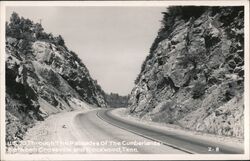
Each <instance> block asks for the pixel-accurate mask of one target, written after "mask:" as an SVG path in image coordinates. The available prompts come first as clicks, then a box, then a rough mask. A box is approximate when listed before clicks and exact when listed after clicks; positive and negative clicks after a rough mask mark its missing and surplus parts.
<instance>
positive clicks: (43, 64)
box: [5, 13, 107, 146]
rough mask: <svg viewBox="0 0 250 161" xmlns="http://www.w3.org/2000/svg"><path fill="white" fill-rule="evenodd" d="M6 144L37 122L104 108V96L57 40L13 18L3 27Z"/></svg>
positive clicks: (34, 24) (29, 24) (75, 57)
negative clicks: (90, 106) (89, 108)
mask: <svg viewBox="0 0 250 161" xmlns="http://www.w3.org/2000/svg"><path fill="white" fill-rule="evenodd" d="M5 67H6V142H7V145H8V146H10V145H12V141H16V140H20V139H22V136H23V134H24V133H25V131H26V130H27V129H28V128H29V127H31V126H32V125H33V123H34V121H36V120H43V119H44V118H45V117H47V116H48V115H50V114H52V113H57V112H60V111H71V110H74V109H79V108H81V106H82V105H83V103H84V102H87V103H89V104H93V105H96V106H99V107H106V106H107V104H106V101H105V98H104V97H105V93H104V92H103V90H102V89H101V87H100V86H99V85H98V84H97V81H95V80H93V79H92V78H91V76H90V74H89V71H88V69H87V68H86V66H85V65H84V64H83V63H82V61H81V60H80V59H79V57H78V56H77V55H76V54H75V53H74V52H72V51H69V50H68V49H67V47H66V45H65V43H64V40H63V39H62V37H61V36H59V37H54V36H53V35H52V34H47V33H45V32H44V31H43V28H42V26H41V25H40V24H38V23H34V22H32V21H30V20H29V19H24V18H23V17H21V18H20V17H19V16H18V15H17V14H16V13H13V14H12V17H11V20H10V23H7V24H6V60H5Z"/></svg>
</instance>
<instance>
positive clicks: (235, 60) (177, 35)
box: [129, 6, 244, 137]
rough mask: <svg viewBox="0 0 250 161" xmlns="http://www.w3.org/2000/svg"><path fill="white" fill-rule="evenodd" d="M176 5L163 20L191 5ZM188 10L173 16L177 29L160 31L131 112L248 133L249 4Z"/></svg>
mask: <svg viewBox="0 0 250 161" xmlns="http://www.w3.org/2000/svg"><path fill="white" fill-rule="evenodd" d="M196 8H198V9H199V7H196ZM171 9H172V10H169V12H171V11H172V13H165V17H164V18H165V20H164V21H165V24H163V25H166V26H167V25H168V24H167V23H168V22H166V19H167V20H169V19H170V18H171V17H170V16H169V15H171V14H172V15H173V10H177V9H179V10H181V11H183V10H188V9H189V8H188V6H187V7H182V8H181V7H179V8H178V7H176V8H175V7H173V8H171ZM196 11H197V10H196ZM190 13H191V14H192V13H194V14H195V12H193V11H190ZM183 14H185V12H181V13H180V14H177V15H176V16H174V18H172V19H171V21H170V20H169V22H171V25H169V26H172V27H171V28H170V27H169V28H168V29H167V30H163V29H162V30H160V32H159V35H158V37H157V39H156V40H157V41H158V42H156V43H155V44H154V46H155V48H153V49H152V48H151V49H152V52H151V53H150V55H149V56H148V57H147V59H146V60H145V62H144V63H143V65H142V71H141V73H140V74H139V76H138V78H137V80H136V85H135V87H134V88H133V90H132V92H131V95H130V100H129V110H130V113H131V115H134V116H137V117H143V118H145V119H149V120H152V121H157V122H165V123H174V124H177V125H180V126H182V127H184V128H188V129H191V130H197V131H203V132H209V133H215V134H220V135H227V136H236V137H243V125H244V124H243V116H244V113H243V111H244V103H243V102H244V101H243V93H244V32H243V30H244V10H243V7H205V8H203V9H202V10H201V12H200V13H199V14H198V15H197V14H196V15H189V17H187V15H185V16H183ZM169 17H170V18H169ZM172 17H173V16H172Z"/></svg>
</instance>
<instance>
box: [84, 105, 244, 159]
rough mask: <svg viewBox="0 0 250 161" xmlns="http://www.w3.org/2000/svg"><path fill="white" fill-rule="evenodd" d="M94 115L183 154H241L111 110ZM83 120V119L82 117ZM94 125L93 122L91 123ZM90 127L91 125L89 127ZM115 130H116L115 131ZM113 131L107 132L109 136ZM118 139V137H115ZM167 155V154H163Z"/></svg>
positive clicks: (242, 151) (241, 148)
mask: <svg viewBox="0 0 250 161" xmlns="http://www.w3.org/2000/svg"><path fill="white" fill-rule="evenodd" d="M95 112H96V115H97V116H98V117H99V118H100V119H101V120H103V121H104V122H107V123H109V124H110V125H113V127H117V128H119V129H121V130H124V131H127V132H130V133H133V134H135V135H137V136H141V137H143V138H147V139H149V140H154V141H158V142H160V143H162V144H163V145H165V146H168V147H172V148H174V149H176V150H180V151H182V152H185V153H194V154H195V153H198V154H243V153H244V150H243V147H232V146H228V145H224V144H221V143H216V142H213V141H210V140H204V139H199V138H197V137H195V136H194V137H192V136H188V135H185V134H183V135H180V134H176V133H174V132H173V131H166V130H163V129H160V128H157V127H155V128H154V127H151V126H147V125H145V124H140V123H135V122H134V121H129V120H125V119H122V118H120V117H117V116H115V115H112V113H111V109H106V110H105V109H104V110H103V109H102V110H98V111H95ZM82 118H84V117H82ZM93 124H94V125H95V122H93ZM91 126H92V125H91ZM100 128H101V127H100ZM116 130H117V129H116ZM113 132H115V131H109V133H110V135H112V134H113ZM116 137H119V135H116ZM165 153H169V152H167V151H166V152H165Z"/></svg>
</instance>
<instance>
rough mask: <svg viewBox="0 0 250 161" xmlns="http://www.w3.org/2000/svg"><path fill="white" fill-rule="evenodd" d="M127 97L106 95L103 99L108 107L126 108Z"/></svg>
mask: <svg viewBox="0 0 250 161" xmlns="http://www.w3.org/2000/svg"><path fill="white" fill-rule="evenodd" d="M128 98H129V96H120V95H119V94H118V93H110V94H106V96H105V99H106V101H107V104H108V106H109V107H114V108H118V107H127V106H128Z"/></svg>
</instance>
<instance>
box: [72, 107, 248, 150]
mask: <svg viewBox="0 0 250 161" xmlns="http://www.w3.org/2000/svg"><path fill="white" fill-rule="evenodd" d="M111 110H112V109H98V110H94V111H90V112H87V113H80V114H78V115H76V117H75V120H74V121H75V125H76V128H77V129H78V130H77V131H78V134H77V135H78V136H79V137H78V139H77V140H78V141H87V140H86V139H85V140H84V138H87V139H88V140H93V141H98V142H101V143H103V146H101V147H103V148H104V149H108V150H109V151H108V150H107V151H105V150H104V151H103V149H101V150H100V149H99V151H98V150H97V151H92V152H90V153H139V154H181V153H185V154H187V153H189V154H195V153H199V154H242V153H244V151H243V148H242V147H231V146H228V145H224V144H221V143H220V144H219V143H216V142H212V141H209V140H204V139H199V138H196V137H192V136H190V135H185V134H183V135H180V134H177V133H174V132H173V131H166V130H163V129H160V128H158V127H152V126H147V125H145V124H140V123H136V122H134V121H130V120H127V119H126V120H125V119H123V118H120V117H117V116H115V115H113V114H112V112H111ZM216 147H217V148H218V149H216Z"/></svg>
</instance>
